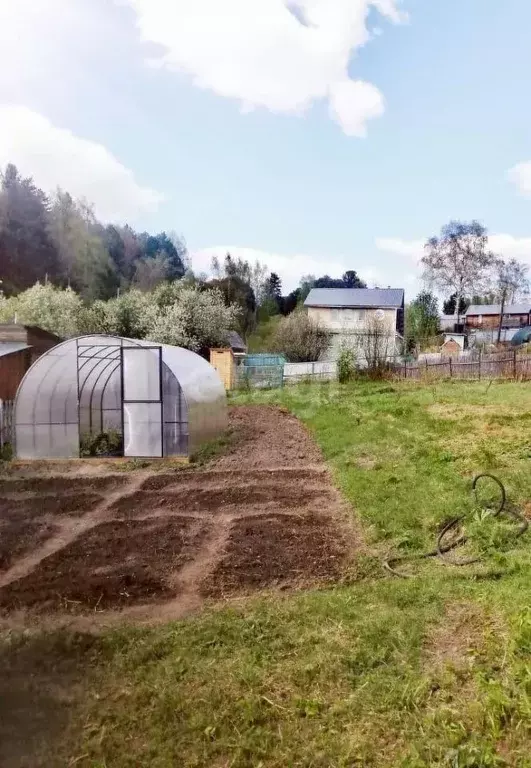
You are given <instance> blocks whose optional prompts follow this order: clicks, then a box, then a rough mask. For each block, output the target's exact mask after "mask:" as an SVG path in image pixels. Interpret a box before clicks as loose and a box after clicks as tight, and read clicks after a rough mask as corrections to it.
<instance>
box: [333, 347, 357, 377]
mask: <svg viewBox="0 0 531 768" xmlns="http://www.w3.org/2000/svg"><path fill="white" fill-rule="evenodd" d="M355 375H356V355H355V354H354V350H353V349H352V347H349V346H348V345H346V344H345V345H342V346H341V349H340V350H339V355H338V358H337V380H338V381H339V383H340V384H344V383H345V382H346V381H350V380H351V379H353V378H354V376H355Z"/></svg>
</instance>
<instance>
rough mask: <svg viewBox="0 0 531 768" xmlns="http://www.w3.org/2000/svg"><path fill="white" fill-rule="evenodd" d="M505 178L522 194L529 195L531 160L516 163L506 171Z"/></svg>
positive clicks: (530, 190) (530, 193)
mask: <svg viewBox="0 0 531 768" xmlns="http://www.w3.org/2000/svg"><path fill="white" fill-rule="evenodd" d="M507 178H508V179H509V181H510V182H512V183H513V184H515V185H516V186H517V187H518V189H519V191H520V193H521V194H522V195H525V196H526V197H527V196H531V162H527V163H518V164H517V165H515V166H514V167H513V168H511V169H510V170H509V171H508V172H507Z"/></svg>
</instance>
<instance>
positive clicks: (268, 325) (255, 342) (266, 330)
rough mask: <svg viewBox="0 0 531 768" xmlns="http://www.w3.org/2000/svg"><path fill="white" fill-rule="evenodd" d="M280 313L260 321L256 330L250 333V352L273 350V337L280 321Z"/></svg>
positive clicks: (248, 340) (248, 341)
mask: <svg viewBox="0 0 531 768" xmlns="http://www.w3.org/2000/svg"><path fill="white" fill-rule="evenodd" d="M280 317H281V316H280V315H273V317H270V318H269V319H268V320H266V321H265V322H263V323H260V324H259V325H258V327H257V328H256V330H255V331H254V332H253V333H251V334H250V335H249V338H248V339H247V347H248V352H249V354H250V353H252V352H256V353H258V352H271V339H272V338H273V335H274V333H275V330H276V327H277V325H278V323H279V321H280Z"/></svg>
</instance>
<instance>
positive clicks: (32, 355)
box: [0, 323, 61, 400]
mask: <svg viewBox="0 0 531 768" xmlns="http://www.w3.org/2000/svg"><path fill="white" fill-rule="evenodd" d="M60 341H61V339H60V338H59V336H56V335H55V334H54V333H49V332H48V331H44V330H43V329H42V328H37V327H35V326H30V325H20V324H19V323H10V324H6V325H0V400H14V398H15V395H16V394H17V389H18V385H19V384H20V382H21V381H22V379H23V378H24V375H25V373H26V371H27V370H28V368H29V367H30V366H31V365H32V364H33V363H34V362H35V360H37V358H38V357H40V355H42V354H43V353H44V352H46V351H47V350H48V349H51V347H55V345H56V344H58V343H59V342H60Z"/></svg>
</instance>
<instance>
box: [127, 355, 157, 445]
mask: <svg viewBox="0 0 531 768" xmlns="http://www.w3.org/2000/svg"><path fill="white" fill-rule="evenodd" d="M121 355H122V408H123V424H124V432H123V435H124V456H129V457H131V458H133V457H135V458H150V457H154V458H156V457H161V456H162V455H163V451H162V348H161V347H155V346H154V347H122V351H121Z"/></svg>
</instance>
